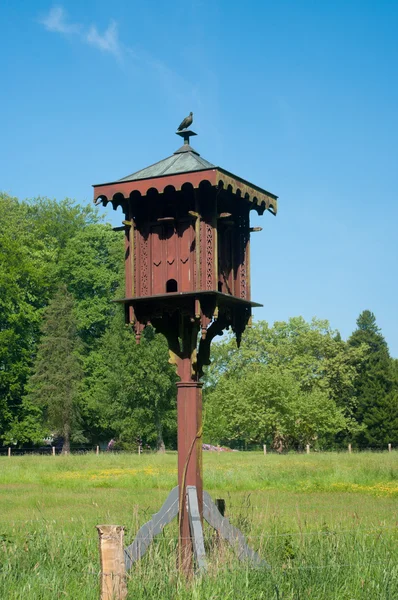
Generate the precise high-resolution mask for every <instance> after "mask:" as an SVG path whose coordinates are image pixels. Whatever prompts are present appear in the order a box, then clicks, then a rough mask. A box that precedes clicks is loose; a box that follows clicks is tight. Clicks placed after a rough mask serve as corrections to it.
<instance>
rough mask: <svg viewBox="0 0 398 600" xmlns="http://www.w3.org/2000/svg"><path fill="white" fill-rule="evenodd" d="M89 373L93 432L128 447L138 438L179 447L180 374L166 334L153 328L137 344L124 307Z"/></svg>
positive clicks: (88, 407)
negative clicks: (177, 384)
mask: <svg viewBox="0 0 398 600" xmlns="http://www.w3.org/2000/svg"><path fill="white" fill-rule="evenodd" d="M87 373H88V375H87V377H86V386H85V404H86V410H87V411H88V412H87V416H86V419H87V422H89V423H90V428H91V430H92V431H95V432H97V435H99V436H101V434H102V436H107V437H108V439H109V438H110V437H114V438H115V439H117V440H118V441H119V443H121V444H122V445H123V446H124V447H131V446H135V445H136V440H137V439H138V438H140V439H142V440H143V441H144V442H145V443H149V444H153V445H155V446H156V447H157V448H158V449H161V448H162V447H163V446H164V444H166V445H168V446H170V445H171V446H174V447H175V444H176V387H175V382H176V380H177V376H176V374H175V372H174V369H173V367H172V366H171V365H169V364H168V350H167V343H166V340H165V339H164V338H163V336H161V335H155V333H154V330H153V329H152V328H150V327H147V328H146V329H145V330H144V335H143V336H142V338H141V343H140V345H137V344H136V342H135V337H134V335H133V333H132V331H131V329H130V328H129V327H126V326H125V325H124V314H123V311H122V309H121V308H120V310H119V311H117V313H116V314H115V316H114V317H113V319H112V323H111V326H110V328H109V329H108V330H107V331H106V332H105V334H104V336H103V338H102V340H101V343H100V344H99V347H98V348H97V349H96V350H95V351H93V352H92V353H91V354H90V357H89V359H88V364H87Z"/></svg>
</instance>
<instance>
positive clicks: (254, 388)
mask: <svg viewBox="0 0 398 600" xmlns="http://www.w3.org/2000/svg"><path fill="white" fill-rule="evenodd" d="M213 350H214V351H213V364H212V365H211V366H210V367H209V369H208V371H207V374H206V383H207V385H206V390H205V391H206V393H205V397H206V432H207V435H208V436H209V437H212V436H213V435H215V436H216V437H217V439H218V440H219V441H221V440H223V441H224V442H228V441H232V440H241V442H245V443H248V442H257V443H263V442H265V441H266V440H267V439H271V440H272V443H273V444H274V445H276V446H277V447H279V448H281V445H282V446H289V445H294V446H302V445H303V444H307V443H316V442H317V440H318V439H320V438H321V439H322V440H323V441H325V440H327V439H328V438H331V437H333V435H335V434H337V433H338V432H341V431H352V430H355V429H356V427H357V426H356V423H355V421H354V420H353V419H352V404H353V393H354V381H355V378H356V374H357V367H358V365H359V364H360V363H361V361H362V359H363V353H364V350H363V348H362V347H359V348H350V347H348V346H347V345H346V344H345V343H344V342H342V341H341V339H340V338H339V337H338V336H336V332H334V331H333V330H331V329H330V326H329V324H328V322H327V321H319V320H316V319H313V321H312V322H311V323H306V322H305V321H304V319H303V318H301V317H296V318H292V319H290V320H289V321H288V322H277V323H275V324H274V326H273V327H269V326H268V324H267V323H266V322H265V321H260V322H258V323H256V324H254V325H253V327H252V328H251V329H248V330H247V331H246V332H245V334H244V336H243V340H242V344H241V347H240V349H239V350H237V349H236V347H235V342H234V340H233V339H231V337H227V339H226V341H225V342H221V343H219V344H215V345H214V346H213ZM223 428H224V434H223Z"/></svg>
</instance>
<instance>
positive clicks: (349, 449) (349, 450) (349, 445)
mask: <svg viewBox="0 0 398 600" xmlns="http://www.w3.org/2000/svg"><path fill="white" fill-rule="evenodd" d="M348 452H349V453H350V454H351V444H348Z"/></svg>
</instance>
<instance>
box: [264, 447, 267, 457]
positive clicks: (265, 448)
mask: <svg viewBox="0 0 398 600" xmlns="http://www.w3.org/2000/svg"><path fill="white" fill-rule="evenodd" d="M263 450H264V456H265V455H266V454H267V446H266V445H265V444H264V445H263Z"/></svg>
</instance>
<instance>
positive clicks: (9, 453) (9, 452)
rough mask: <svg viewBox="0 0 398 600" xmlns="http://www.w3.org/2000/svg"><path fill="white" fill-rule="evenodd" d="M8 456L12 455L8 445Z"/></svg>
mask: <svg viewBox="0 0 398 600" xmlns="http://www.w3.org/2000/svg"><path fill="white" fill-rule="evenodd" d="M8 456H11V448H10V447H8Z"/></svg>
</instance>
